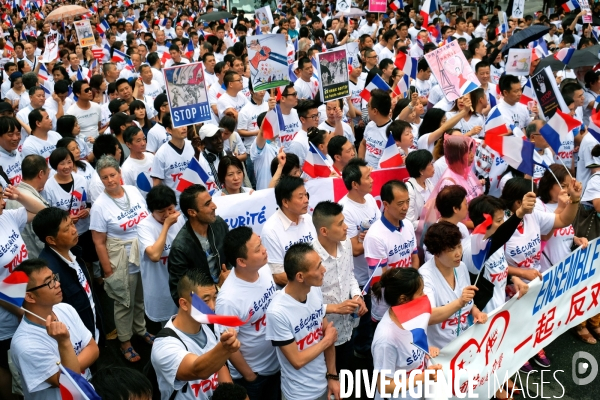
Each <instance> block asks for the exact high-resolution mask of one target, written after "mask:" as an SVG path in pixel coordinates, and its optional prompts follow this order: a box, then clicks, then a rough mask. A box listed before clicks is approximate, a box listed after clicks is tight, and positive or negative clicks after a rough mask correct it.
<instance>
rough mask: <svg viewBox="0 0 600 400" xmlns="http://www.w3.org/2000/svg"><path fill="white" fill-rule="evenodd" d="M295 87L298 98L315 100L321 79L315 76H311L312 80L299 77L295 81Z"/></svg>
mask: <svg viewBox="0 0 600 400" xmlns="http://www.w3.org/2000/svg"><path fill="white" fill-rule="evenodd" d="M294 89H296V91H297V92H298V99H309V100H313V99H314V98H315V96H316V95H317V93H319V81H318V80H316V79H315V77H314V76H311V77H310V82H306V81H304V80H302V78H298V80H296V82H294Z"/></svg>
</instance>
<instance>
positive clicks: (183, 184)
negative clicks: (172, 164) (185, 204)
mask: <svg viewBox="0 0 600 400" xmlns="http://www.w3.org/2000/svg"><path fill="white" fill-rule="evenodd" d="M212 180H213V179H212V178H211V177H210V176H209V175H208V174H207V173H206V171H205V170H204V168H202V166H201V165H200V163H199V162H198V160H196V158H195V157H192V159H191V160H190V162H189V163H188V165H187V168H186V169H185V170H184V171H183V174H182V175H181V177H180V178H179V183H178V184H177V191H178V192H183V191H184V190H185V189H186V188H188V187H190V186H192V185H195V184H199V185H203V186H206V187H207V188H208V186H209V185H208V183H209V182H211V181H212Z"/></svg>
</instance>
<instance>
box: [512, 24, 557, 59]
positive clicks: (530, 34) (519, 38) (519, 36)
mask: <svg viewBox="0 0 600 400" xmlns="http://www.w3.org/2000/svg"><path fill="white" fill-rule="evenodd" d="M549 31H550V28H549V27H547V26H544V25H532V26H530V27H528V28H525V29H521V30H520V31H517V32H516V33H513V35H512V36H511V37H510V38H509V39H508V43H507V44H506V46H504V48H503V49H502V54H506V53H508V49H510V48H513V47H519V46H525V45H528V44H529V43H531V42H533V41H534V40H537V39H539V38H541V37H542V36H544V35H545V34H546V33H548V32H549Z"/></svg>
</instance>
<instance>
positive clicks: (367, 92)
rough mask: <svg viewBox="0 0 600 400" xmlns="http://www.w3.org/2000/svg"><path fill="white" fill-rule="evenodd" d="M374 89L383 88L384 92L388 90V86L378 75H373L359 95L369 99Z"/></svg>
mask: <svg viewBox="0 0 600 400" xmlns="http://www.w3.org/2000/svg"><path fill="white" fill-rule="evenodd" d="M374 89H381V90H385V91H386V92H387V91H389V90H390V87H389V85H388V84H387V83H385V81H384V80H383V79H382V78H381V76H379V75H375V76H374V77H373V80H372V81H371V82H370V83H369V84H368V85H367V86H366V87H365V88H364V89H363V91H362V92H360V97H362V98H363V99H364V100H365V101H369V100H370V99H371V91H372V90H374Z"/></svg>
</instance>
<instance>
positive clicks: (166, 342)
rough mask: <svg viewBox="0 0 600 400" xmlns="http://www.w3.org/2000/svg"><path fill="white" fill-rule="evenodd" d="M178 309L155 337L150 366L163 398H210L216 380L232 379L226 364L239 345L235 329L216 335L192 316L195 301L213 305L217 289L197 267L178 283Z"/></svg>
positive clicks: (205, 305)
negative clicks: (154, 372) (174, 395)
mask: <svg viewBox="0 0 600 400" xmlns="http://www.w3.org/2000/svg"><path fill="white" fill-rule="evenodd" d="M177 297H178V304H177V305H178V306H179V310H178V312H177V314H176V315H175V316H173V317H172V318H171V319H170V320H169V321H168V322H167V324H166V325H165V328H164V329H163V330H162V331H160V332H159V333H158V335H157V336H156V339H155V342H154V345H153V346H152V355H151V359H152V365H153V366H154V370H155V371H156V377H157V379H158V387H159V389H160V394H161V398H162V399H169V398H175V397H173V394H174V393H175V392H179V393H177V394H176V397H177V398H178V399H197V398H199V399H203V400H208V399H210V398H211V397H212V394H213V391H214V390H215V389H216V387H217V386H218V384H219V383H223V382H232V380H231V375H230V374H229V369H228V368H227V365H226V364H225V363H226V362H227V360H228V359H229V357H230V356H231V355H232V354H233V353H236V352H237V351H238V350H239V348H240V342H239V341H238V339H237V332H235V331H234V330H232V329H227V330H225V332H223V333H222V334H221V336H220V337H219V338H217V336H216V335H215V334H214V333H213V330H212V329H211V327H210V326H209V324H208V323H200V322H199V321H197V320H196V319H195V318H194V316H195V314H197V313H198V311H200V312H202V310H198V309H197V308H196V304H197V303H198V302H199V303H200V304H201V305H202V306H203V307H205V308H207V309H208V311H207V312H209V311H211V310H213V309H214V308H215V301H216V299H217V288H216V286H215V284H214V282H213V281H212V279H211V278H210V276H207V275H205V274H203V273H202V272H201V271H199V270H197V269H190V270H188V271H187V272H186V273H185V274H184V275H183V277H181V279H179V281H178V283H177Z"/></svg>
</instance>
